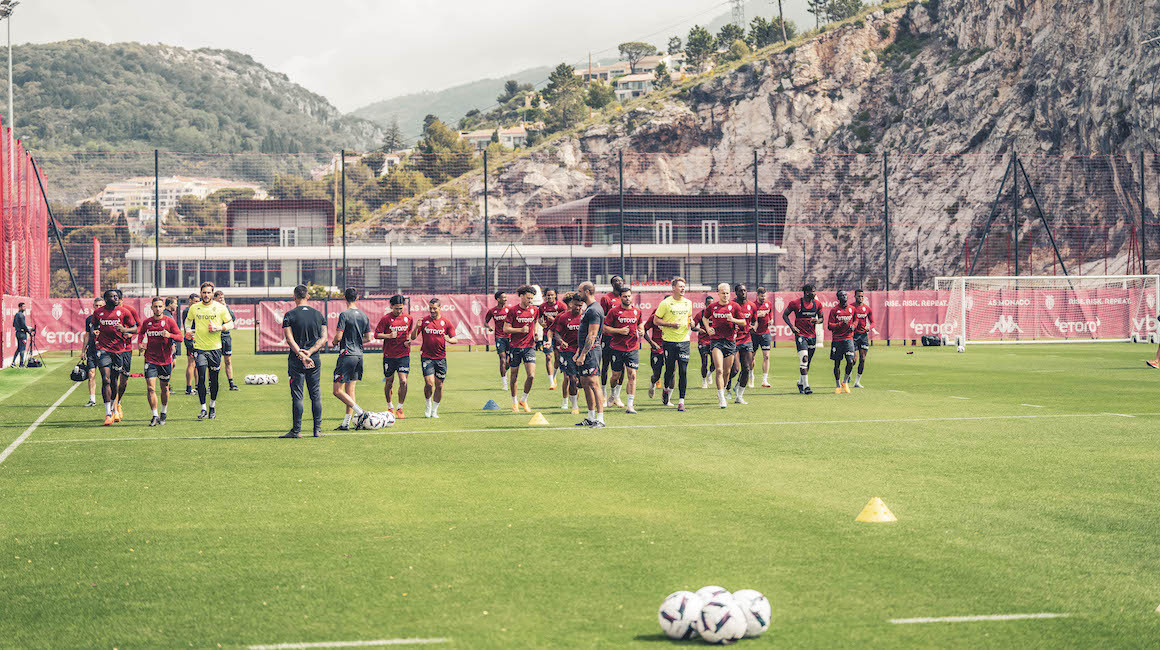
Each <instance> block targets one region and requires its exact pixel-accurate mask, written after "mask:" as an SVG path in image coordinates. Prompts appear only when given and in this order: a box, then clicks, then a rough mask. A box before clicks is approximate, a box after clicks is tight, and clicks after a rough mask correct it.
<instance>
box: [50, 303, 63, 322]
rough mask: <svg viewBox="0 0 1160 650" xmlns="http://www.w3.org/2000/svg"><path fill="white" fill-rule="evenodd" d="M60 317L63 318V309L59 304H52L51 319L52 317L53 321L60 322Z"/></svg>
mask: <svg viewBox="0 0 1160 650" xmlns="http://www.w3.org/2000/svg"><path fill="white" fill-rule="evenodd" d="M61 316H64V307H61V306H60V303H59V302H54V303H52V317H53V319H55V320H60V317H61Z"/></svg>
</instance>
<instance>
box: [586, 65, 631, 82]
mask: <svg viewBox="0 0 1160 650" xmlns="http://www.w3.org/2000/svg"><path fill="white" fill-rule="evenodd" d="M630 72H632V68H631V67H630V66H629V65H628V61H617V62H616V63H612V64H610V65H596V66H589V67H584V66H580V67H578V68H576V76H578V77H580V78H581V79H583V80H584V83H588V82H589V81H593V80H597V81H603V82H604V83H610V82H611V81H612V80H613V79H616V78H617V77H623V76H624V75H626V74H629V73H630Z"/></svg>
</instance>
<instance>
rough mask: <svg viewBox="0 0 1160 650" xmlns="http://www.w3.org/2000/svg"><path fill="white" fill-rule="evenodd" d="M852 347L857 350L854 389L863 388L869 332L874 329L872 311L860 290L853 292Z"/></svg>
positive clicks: (868, 348) (868, 349)
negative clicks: (856, 373)
mask: <svg viewBox="0 0 1160 650" xmlns="http://www.w3.org/2000/svg"><path fill="white" fill-rule="evenodd" d="M851 309H853V310H854V347H855V348H857V350H858V376H857V378H855V379H854V388H865V386H863V385H862V371H863V370H865V368H866V356H867V355H869V354H870V330H872V329H874V311H873V310H871V309H870V305H868V304H866V293H865V292H864V291H862V290H861V289H855V290H854V304H853V305H851Z"/></svg>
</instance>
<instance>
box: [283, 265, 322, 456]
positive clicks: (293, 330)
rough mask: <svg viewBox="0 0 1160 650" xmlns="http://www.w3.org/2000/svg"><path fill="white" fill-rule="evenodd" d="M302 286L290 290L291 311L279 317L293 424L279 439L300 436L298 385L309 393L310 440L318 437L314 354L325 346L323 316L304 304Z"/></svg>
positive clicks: (318, 376)
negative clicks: (287, 352) (287, 353)
mask: <svg viewBox="0 0 1160 650" xmlns="http://www.w3.org/2000/svg"><path fill="white" fill-rule="evenodd" d="M306 294H307V291H306V285H304V284H300V285H298V286H296V287H294V305H295V307H294V309H291V310H290V311H288V312H286V315H285V316H284V317H283V318H282V335H283V336H284V337H285V339H286V344H287V345H289V346H290V361H289V364H288V365H289V367H288V369H287V374H288V375H289V377H290V399H291V401H292V402H293V407H292V413H293V417H294V423H293V425H292V426H291V427H290V431H289V432H288V433H286V434H285V435H283V436H281V437H283V438H301V437H302V411H303V406H302V386H303V384H305V385H306V388H307V389H308V390H309V391H310V410H311V411H312V412H313V414H314V437H315V438H321V437H322V392H321V391H320V389H319V382H320V381H321V380H322V360H321V359H320V358H319V356H318V351H319V350H320V349H322V346H323V345H326V317H325V316H323V315H322V312H320V311H318V310H317V309H315V308H313V307H310V306H308V305H307V304H306Z"/></svg>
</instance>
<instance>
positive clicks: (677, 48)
mask: <svg viewBox="0 0 1160 650" xmlns="http://www.w3.org/2000/svg"><path fill="white" fill-rule="evenodd" d="M679 52H681V37H680V36H673V37H672V38H670V39H669V54H678V53H679Z"/></svg>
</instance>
